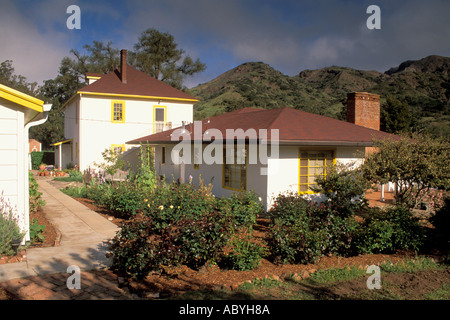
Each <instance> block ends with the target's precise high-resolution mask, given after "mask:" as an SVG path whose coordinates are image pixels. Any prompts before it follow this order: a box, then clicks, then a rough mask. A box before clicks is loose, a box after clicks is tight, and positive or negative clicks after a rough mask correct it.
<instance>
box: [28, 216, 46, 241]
mask: <svg viewBox="0 0 450 320" xmlns="http://www.w3.org/2000/svg"><path fill="white" fill-rule="evenodd" d="M44 231H45V225H43V224H38V220H37V219H33V223H32V224H30V240H31V242H32V243H34V242H43V241H44V240H45V236H44V235H43V233H44Z"/></svg>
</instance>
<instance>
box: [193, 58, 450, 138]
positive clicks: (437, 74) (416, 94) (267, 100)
mask: <svg viewBox="0 0 450 320" xmlns="http://www.w3.org/2000/svg"><path fill="white" fill-rule="evenodd" d="M354 91H367V92H371V93H376V94H379V95H380V96H381V101H382V103H384V102H385V101H386V98H387V96H392V97H394V98H396V99H398V100H401V101H404V102H406V103H408V105H409V106H410V108H411V113H412V114H414V115H415V117H416V118H417V119H416V120H417V121H416V122H415V125H416V128H413V129H414V130H424V131H428V132H431V133H433V134H437V133H439V132H440V131H444V135H448V136H450V129H449V127H450V126H449V124H450V58H448V57H443V56H438V55H430V56H427V57H425V58H422V59H419V60H407V61H404V62H402V63H400V64H399V65H398V66H396V67H392V68H390V69H389V70H387V71H385V72H379V71H374V70H372V71H365V70H358V69H353V68H350V67H340V66H329V67H325V68H321V69H315V70H308V69H307V70H302V71H300V72H299V73H298V74H297V75H294V76H287V75H284V74H283V73H281V72H280V71H278V70H276V69H274V68H273V67H271V66H270V65H268V64H265V63H264V62H261V61H259V62H246V63H243V64H241V65H238V66H236V67H235V68H232V69H230V70H228V71H226V72H224V73H223V74H221V75H219V76H218V77H216V78H214V79H212V80H211V81H209V82H206V83H203V84H200V85H198V86H196V87H194V88H192V89H190V90H189V92H190V94H192V95H193V96H196V97H198V98H199V99H200V101H199V102H198V103H197V104H196V105H195V107H194V114H195V118H196V119H202V118H206V117H210V116H214V115H218V114H221V113H224V112H227V111H232V110H235V109H240V108H244V107H256V108H264V109H270V108H281V107H291V108H296V109H300V110H304V111H307V112H312V113H316V114H321V115H325V116H329V117H333V118H336V119H341V120H344V119H345V106H344V105H345V100H346V96H347V93H348V92H354Z"/></svg>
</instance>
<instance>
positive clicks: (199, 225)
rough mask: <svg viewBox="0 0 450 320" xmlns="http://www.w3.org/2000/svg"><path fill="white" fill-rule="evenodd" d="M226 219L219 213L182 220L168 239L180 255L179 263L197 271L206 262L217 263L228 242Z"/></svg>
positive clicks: (204, 214)
mask: <svg viewBox="0 0 450 320" xmlns="http://www.w3.org/2000/svg"><path fill="white" fill-rule="evenodd" d="M228 226H229V224H228V222H227V219H226V218H225V217H224V216H223V215H222V214H221V213H220V212H210V213H203V214H201V215H199V216H197V217H195V218H191V219H182V220H180V221H178V222H177V223H176V224H175V225H174V227H173V232H172V234H171V236H170V237H169V239H170V240H171V241H169V242H171V243H173V244H174V246H175V247H177V248H178V250H179V253H180V258H179V261H180V262H181V263H183V264H184V265H186V266H188V267H190V268H193V269H198V268H200V267H201V266H203V265H204V264H205V263H206V262H208V261H217V260H218V258H219V256H220V254H221V252H222V250H223V248H224V247H225V245H226V244H227V242H228V240H229V235H228V231H229V228H228Z"/></svg>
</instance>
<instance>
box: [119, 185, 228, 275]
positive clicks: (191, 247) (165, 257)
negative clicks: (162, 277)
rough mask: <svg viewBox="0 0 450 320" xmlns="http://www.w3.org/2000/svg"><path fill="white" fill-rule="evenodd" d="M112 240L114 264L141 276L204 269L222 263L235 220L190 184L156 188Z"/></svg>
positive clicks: (209, 197)
mask: <svg viewBox="0 0 450 320" xmlns="http://www.w3.org/2000/svg"><path fill="white" fill-rule="evenodd" d="M142 203H143V206H142V207H143V210H142V211H141V212H137V214H136V215H134V216H133V217H132V219H130V220H129V221H128V222H127V223H125V225H124V226H123V227H122V228H121V230H120V231H119V232H118V234H117V235H116V237H115V238H114V240H113V246H112V253H113V266H114V267H115V268H117V269H118V270H120V271H122V272H126V273H128V274H130V275H131V276H133V277H136V278H142V277H145V275H146V274H147V273H148V272H149V271H150V270H162V269H163V268H164V267H166V266H177V265H180V264H183V265H186V266H189V267H191V268H195V269H197V268H199V267H200V266H202V265H204V264H205V263H206V262H208V261H217V260H218V259H219V256H220V254H221V252H222V251H223V248H224V247H225V245H226V244H227V242H228V241H229V234H230V227H229V226H230V221H229V218H228V217H227V216H226V215H225V214H224V213H221V212H218V211H215V210H214V207H215V198H214V197H213V196H211V194H210V193H209V192H206V191H205V189H202V188H200V189H195V188H194V187H193V186H192V185H190V184H180V185H177V184H168V185H162V186H161V187H158V188H156V189H155V190H154V191H153V192H151V193H150V194H147V195H145V197H144V199H143V200H142Z"/></svg>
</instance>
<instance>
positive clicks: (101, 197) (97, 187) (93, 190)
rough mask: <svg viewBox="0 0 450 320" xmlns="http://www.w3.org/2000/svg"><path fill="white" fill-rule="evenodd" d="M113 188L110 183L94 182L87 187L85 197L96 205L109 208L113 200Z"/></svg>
mask: <svg viewBox="0 0 450 320" xmlns="http://www.w3.org/2000/svg"><path fill="white" fill-rule="evenodd" d="M111 190H112V187H111V185H110V184H108V183H102V184H98V183H95V182H93V181H91V183H89V184H88V185H87V186H86V187H85V196H86V198H88V199H91V200H93V201H94V203H95V204H96V205H101V206H106V207H108V205H109V202H110V200H111V194H112V191H111Z"/></svg>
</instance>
